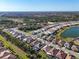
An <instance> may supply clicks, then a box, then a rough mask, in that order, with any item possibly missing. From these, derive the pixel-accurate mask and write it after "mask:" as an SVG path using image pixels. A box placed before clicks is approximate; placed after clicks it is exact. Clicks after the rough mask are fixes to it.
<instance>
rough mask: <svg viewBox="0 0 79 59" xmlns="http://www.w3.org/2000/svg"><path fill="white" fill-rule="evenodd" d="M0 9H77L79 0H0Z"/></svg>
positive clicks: (78, 8) (78, 9)
mask: <svg viewBox="0 0 79 59" xmlns="http://www.w3.org/2000/svg"><path fill="white" fill-rule="evenodd" d="M0 11H79V0H0Z"/></svg>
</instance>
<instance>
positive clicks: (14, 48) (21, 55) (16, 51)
mask: <svg viewBox="0 0 79 59" xmlns="http://www.w3.org/2000/svg"><path fill="white" fill-rule="evenodd" d="M0 41H2V42H3V44H4V45H5V47H6V48H10V49H11V50H12V51H14V54H15V55H17V56H18V57H19V58H20V59H29V58H28V57H27V54H26V53H25V52H24V51H22V50H21V49H19V48H18V47H17V46H15V45H14V44H12V43H10V42H9V41H6V39H5V38H3V37H2V36H1V35H0Z"/></svg>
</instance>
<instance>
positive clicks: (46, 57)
mask: <svg viewBox="0 0 79 59" xmlns="http://www.w3.org/2000/svg"><path fill="white" fill-rule="evenodd" d="M39 54H40V55H41V59H49V58H48V56H47V54H46V53H45V52H44V51H43V50H40V52H39Z"/></svg>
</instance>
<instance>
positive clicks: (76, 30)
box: [61, 26, 79, 38]
mask: <svg viewBox="0 0 79 59" xmlns="http://www.w3.org/2000/svg"><path fill="white" fill-rule="evenodd" d="M61 37H64V38H75V37H79V26H74V27H70V28H69V29H66V30H65V31H64V32H63V33H61Z"/></svg>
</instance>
